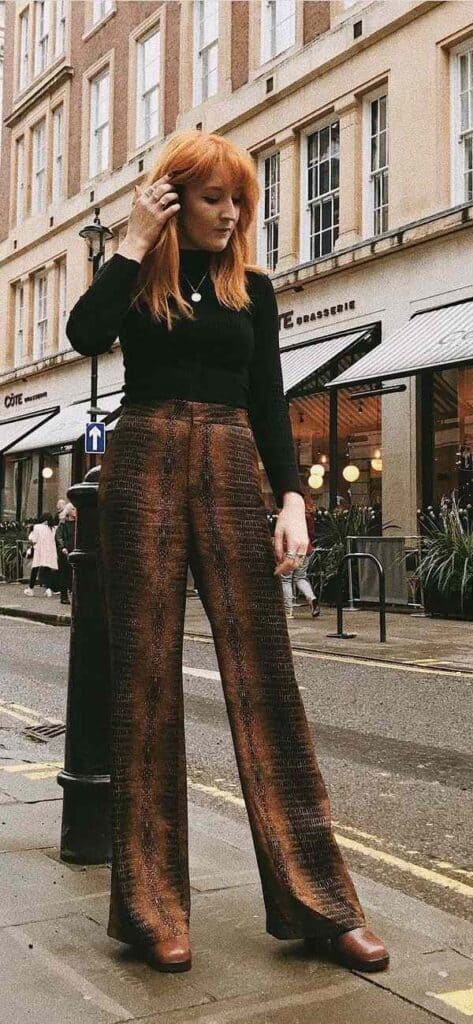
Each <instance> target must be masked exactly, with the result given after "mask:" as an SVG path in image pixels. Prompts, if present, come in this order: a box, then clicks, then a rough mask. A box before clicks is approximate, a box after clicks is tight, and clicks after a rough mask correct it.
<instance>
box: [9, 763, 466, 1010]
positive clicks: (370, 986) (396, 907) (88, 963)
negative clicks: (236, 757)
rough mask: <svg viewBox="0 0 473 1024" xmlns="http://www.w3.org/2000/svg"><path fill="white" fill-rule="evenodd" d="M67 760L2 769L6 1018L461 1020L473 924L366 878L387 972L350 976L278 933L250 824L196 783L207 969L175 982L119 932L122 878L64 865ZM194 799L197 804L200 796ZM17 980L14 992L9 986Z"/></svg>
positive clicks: (193, 848)
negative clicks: (115, 890)
mask: <svg viewBox="0 0 473 1024" xmlns="http://www.w3.org/2000/svg"><path fill="white" fill-rule="evenodd" d="M58 767H59V763H58V762H57V763H55V764H52V763H51V762H50V763H49V766H48V765H45V764H43V765H41V764H40V763H37V764H36V766H34V765H32V764H31V763H29V764H28V763H26V762H24V763H22V762H21V760H19V761H15V760H14V759H11V760H6V759H4V760H3V761H0V802H1V804H2V806H1V832H0V873H1V876H2V915H1V918H2V923H1V927H0V957H1V961H2V968H1V969H2V971H3V979H4V984H3V992H2V1000H1V1004H0V1021H1V1024H7V1022H8V1024H25V1022H26V1021H32V1022H34V1024H112V1022H117V1024H118V1022H119V1021H120V1022H124V1021H141V1022H143V1024H145V1022H146V1024H173V1022H176V1024H178V1022H180V1024H185V1022H189V1024H190V1022H197V1024H237V1022H238V1024H313V1022H314V1021H315V1020H323V1022H324V1024H354V1022H360V1024H428V1022H432V1024H434V1021H438V1020H444V1021H449V1022H452V1024H460V1022H461V1021H465V1020H467V1019H468V1017H471V1016H472V1015H473V988H472V984H473V925H469V924H468V923H467V922H466V921H462V920H461V919H458V918H455V917H453V916H450V915H448V914H445V913H443V912H442V911H439V910H435V909H433V908H431V907H428V906H427V905H426V904H424V903H422V902H421V901H420V900H416V899H413V898H411V897H408V896H405V895H403V894H402V893H399V892H397V891H395V890H392V889H389V888H388V887H386V886H384V885H382V884H380V883H379V882H373V881H370V880H369V879H367V878H366V877H364V876H360V875H358V874H356V873H354V872H353V878H354V881H355V885H356V887H357V890H358V892H359V895H360V899H361V902H362V904H363V906H364V909H365V912H366V916H367V920H368V924H369V926H370V927H371V928H372V929H373V930H374V931H375V932H378V933H379V934H380V935H382V937H383V938H384V940H385V942H386V944H387V945H388V947H389V950H390V953H391V964H390V967H389V968H388V970H387V971H383V972H381V973H379V974H364V975H363V974H361V973H359V972H350V971H348V970H346V969H345V968H342V967H340V966H338V965H337V964H334V963H332V962H330V960H329V959H328V958H327V957H325V958H324V957H323V956H322V955H320V956H317V957H316V956H315V955H314V954H309V953H308V952H306V951H304V948H303V944H302V942H301V941H299V940H291V941H284V942H282V941H278V940H277V939H274V938H273V937H272V936H270V935H268V934H267V933H266V931H265V915H264V904H263V899H262V894H261V888H260V883H259V876H258V872H257V866H256V859H255V855H254V851H253V846H252V840H251V834H250V829H249V825H247V824H246V823H245V822H242V823H240V822H239V821H235V820H230V819H229V818H228V817H226V816H223V815H222V814H219V813H216V812H215V811H214V810H209V809H207V808H205V807H202V806H200V805H199V804H198V803H197V802H195V799H196V797H197V794H196V793H195V790H194V792H193V784H192V782H189V842H190V873H191V885H192V910H191V944H192V952H193V966H192V968H191V970H190V971H188V972H186V973H183V974H174V975H172V974H162V973H159V972H156V971H153V970H152V969H151V968H150V967H149V966H148V965H146V964H144V963H143V962H142V961H141V960H140V959H139V958H138V957H137V956H136V955H135V954H134V953H133V950H132V949H131V947H129V946H125V945H124V944H122V943H118V942H116V941H115V940H114V939H111V938H109V937H108V936H107V934H106V923H107V914H108V906H109V887H110V870H109V867H108V866H107V865H98V866H90V867H89V866H88V867H81V866H76V865H74V866H71V865H66V864H64V863H62V862H61V861H60V859H59V837H60V826H61V811H62V790H59V787H58V785H57V782H56V773H57V770H58ZM193 797H194V799H193ZM5 982H6V984H5Z"/></svg>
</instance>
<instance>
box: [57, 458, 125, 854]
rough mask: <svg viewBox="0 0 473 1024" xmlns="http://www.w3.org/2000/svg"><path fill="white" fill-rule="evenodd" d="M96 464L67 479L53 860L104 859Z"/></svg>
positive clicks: (106, 778) (105, 720) (104, 648)
mask: <svg viewBox="0 0 473 1024" xmlns="http://www.w3.org/2000/svg"><path fill="white" fill-rule="evenodd" d="M99 474H100V466H94V468H93V469H90V470H89V472H88V473H86V475H85V477H84V480H83V481H82V483H78V484H74V485H73V486H72V487H70V488H69V490H68V491H67V497H68V498H69V500H70V501H72V503H73V504H74V505H75V507H76V508H77V527H76V537H75V547H74V550H73V551H71V553H70V555H69V558H70V561H71V564H72V604H71V639H70V649H69V679H68V692H67V714H66V739H65V756H64V769H63V770H62V771H60V772H59V773H58V776H57V781H58V783H59V785H60V786H62V788H63V790H64V799H63V811H62V828H61V860H64V861H68V862H71V863H74V864H103V863H105V862H107V861H111V857H112V850H111V821H110V655H109V644H108V632H107V622H106V611H105V600H104V594H103V586H102V574H101V564H100V544H99V531H98V512H97V491H98V479H99Z"/></svg>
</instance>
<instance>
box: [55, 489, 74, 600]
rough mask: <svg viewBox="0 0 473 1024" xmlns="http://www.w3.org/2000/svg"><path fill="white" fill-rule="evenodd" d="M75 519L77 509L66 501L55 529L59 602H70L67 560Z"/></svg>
mask: <svg viewBox="0 0 473 1024" xmlns="http://www.w3.org/2000/svg"><path fill="white" fill-rule="evenodd" d="M76 520H77V509H76V507H75V505H73V504H72V502H71V501H68V502H66V504H65V506H64V509H63V510H62V519H61V522H60V523H59V526H58V528H57V530H56V547H57V556H58V565H59V580H60V587H61V604H70V603H71V602H70V600H69V593H70V592H71V591H72V565H71V563H70V561H69V554H70V552H71V551H73V550H74V546H75V536H76Z"/></svg>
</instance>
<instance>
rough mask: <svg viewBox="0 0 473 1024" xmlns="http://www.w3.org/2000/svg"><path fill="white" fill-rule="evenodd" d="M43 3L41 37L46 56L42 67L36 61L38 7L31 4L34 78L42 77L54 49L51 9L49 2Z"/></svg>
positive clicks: (37, 53)
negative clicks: (43, 41) (43, 40)
mask: <svg viewBox="0 0 473 1024" xmlns="http://www.w3.org/2000/svg"><path fill="white" fill-rule="evenodd" d="M43 3H44V8H43V9H44V36H43V39H45V40H46V47H45V51H46V55H45V61H44V65H43V66H42V67H41V66H40V64H39V60H38V56H39V53H40V39H39V32H38V27H39V6H38V4H37V3H34V4H33V12H34V69H33V73H34V76H35V78H37V77H39V75H42V74H43V73H44V72H45V71H46V69H47V68H48V67H49V65H50V64H51V60H52V58H51V55H52V52H53V49H54V47H53V46H51V8H50V4H49V0H43Z"/></svg>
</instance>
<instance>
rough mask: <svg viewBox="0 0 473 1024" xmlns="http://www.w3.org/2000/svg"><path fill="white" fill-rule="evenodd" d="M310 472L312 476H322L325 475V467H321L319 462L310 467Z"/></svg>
mask: <svg viewBox="0 0 473 1024" xmlns="http://www.w3.org/2000/svg"><path fill="white" fill-rule="evenodd" d="M310 472H311V475H312V476H323V475H324V473H325V466H323V465H322V463H321V462H316V463H315V464H314V465H313V466H311V467H310Z"/></svg>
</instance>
